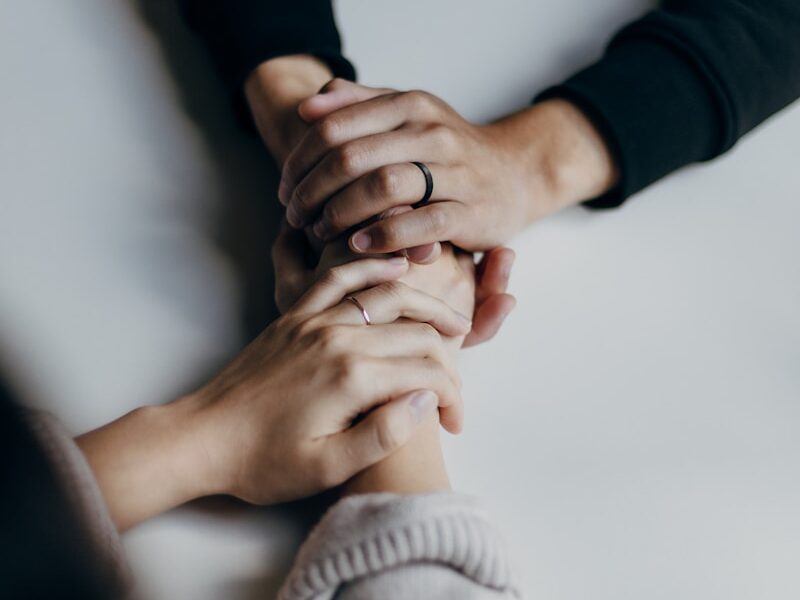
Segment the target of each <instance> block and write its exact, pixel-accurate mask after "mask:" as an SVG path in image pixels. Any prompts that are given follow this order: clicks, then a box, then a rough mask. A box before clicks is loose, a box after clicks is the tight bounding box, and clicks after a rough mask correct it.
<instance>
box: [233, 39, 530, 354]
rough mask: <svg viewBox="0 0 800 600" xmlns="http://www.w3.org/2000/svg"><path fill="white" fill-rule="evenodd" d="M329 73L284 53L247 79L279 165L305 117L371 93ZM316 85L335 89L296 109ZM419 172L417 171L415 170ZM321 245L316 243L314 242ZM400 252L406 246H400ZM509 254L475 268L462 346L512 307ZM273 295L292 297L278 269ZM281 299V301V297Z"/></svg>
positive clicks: (430, 249) (489, 257) (303, 129)
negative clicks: (472, 305)
mask: <svg viewBox="0 0 800 600" xmlns="http://www.w3.org/2000/svg"><path fill="white" fill-rule="evenodd" d="M330 77H331V75H330V72H329V71H328V69H327V67H325V66H324V65H323V64H322V63H321V62H319V61H318V60H317V59H315V58H313V57H310V56H302V55H299V56H287V57H281V58H277V59H273V60H270V61H266V62H265V63H263V64H261V65H260V66H259V67H258V68H257V69H255V70H254V71H253V73H252V74H251V75H250V77H248V79H247V81H246V84H245V95H246V97H247V99H248V103H249V105H250V107H251V111H252V114H253V118H254V121H255V123H256V126H257V128H258V131H259V133H260V135H261V137H262V139H263V140H264V144H265V145H266V147H267V148H268V149H269V151H270V153H271V154H272V155H273V157H274V158H275V160H276V162H277V163H278V165H279V166H280V165H283V164H284V162H285V160H286V158H287V157H288V156H289V154H290V153H291V151H292V149H293V148H294V147H295V146H296V145H297V144H298V142H299V141H300V140H301V139H302V138H303V136H304V135H305V134H306V133H307V132H308V131H309V130H310V128H311V121H312V120H313V119H316V118H321V117H323V116H325V115H326V114H328V113H329V112H332V111H335V110H338V109H340V108H344V107H346V106H348V105H351V104H354V103H357V102H360V101H362V100H364V99H367V98H369V97H371V96H372V95H373V94H374V91H373V90H371V89H370V88H364V87H362V86H354V85H351V86H348V87H346V88H341V86H340V85H339V84H338V83H337V81H336V80H334V81H333V82H331V81H330ZM320 88H322V89H325V90H329V89H331V88H339V89H338V90H335V91H336V93H335V94H333V95H331V94H323V95H320V96H319V97H318V100H317V101H315V102H311V105H310V106H311V108H312V109H313V110H310V111H309V110H306V111H302V110H300V111H299V108H302V107H303V106H305V104H304V101H305V100H308V99H309V97H315V96H316V95H317V92H319V91H320ZM418 175H419V172H418ZM317 248H321V244H320V245H318V246H317ZM402 250H406V249H402ZM439 252H440V245H439V243H438V242H436V243H433V244H427V245H422V246H421V247H419V248H411V249H408V250H406V254H407V256H408V257H409V259H410V260H412V261H413V262H423V263H424V262H432V261H433V260H435V259H436V257H437V256H438V255H439ZM513 262H514V253H513V252H512V251H511V250H509V249H507V248H492V249H491V250H489V251H488V252H487V253H486V254H485V255H484V257H483V259H482V264H481V266H480V268H479V269H478V279H477V284H478V285H477V286H476V292H475V300H476V303H475V312H474V315H473V330H472V331H471V332H470V334H469V335H468V336H467V338H466V340H465V342H464V345H465V346H472V345H475V344H479V343H482V342H484V341H487V340H488V339H490V338H492V337H493V336H494V335H495V334H496V333H497V331H498V330H499V329H500V326H501V325H502V323H503V320H504V319H505V318H506V317H507V316H508V314H510V312H511V311H512V310H513V308H514V306H515V304H516V303H515V301H514V298H513V297H512V296H511V295H509V294H507V293H506V289H507V287H508V282H509V277H510V273H511V267H512V264H513ZM278 275H279V276H278V277H277V278H276V296H277V300H278V306H279V307H282V309H284V308H285V307H287V306H289V305H291V303H292V301H293V300H294V299H295V298H297V296H298V293H297V286H295V285H292V282H290V281H289V280H288V279H287V278H283V277H281V276H280V273H278ZM284 299H285V301H283V300H284Z"/></svg>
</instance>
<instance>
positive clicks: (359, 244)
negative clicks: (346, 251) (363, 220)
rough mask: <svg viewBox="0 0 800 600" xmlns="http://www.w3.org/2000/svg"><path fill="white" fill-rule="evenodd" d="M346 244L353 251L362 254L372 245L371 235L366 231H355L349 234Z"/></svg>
mask: <svg viewBox="0 0 800 600" xmlns="http://www.w3.org/2000/svg"><path fill="white" fill-rule="evenodd" d="M348 245H349V246H350V249H351V250H352V251H353V252H358V253H359V254H364V253H365V252H369V250H370V248H371V247H372V235H371V234H370V233H369V232H368V231H364V230H362V231H357V232H356V233H354V234H353V235H351V236H350V239H349V240H348Z"/></svg>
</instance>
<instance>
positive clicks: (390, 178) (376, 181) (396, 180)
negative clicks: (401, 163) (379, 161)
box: [371, 167, 403, 198]
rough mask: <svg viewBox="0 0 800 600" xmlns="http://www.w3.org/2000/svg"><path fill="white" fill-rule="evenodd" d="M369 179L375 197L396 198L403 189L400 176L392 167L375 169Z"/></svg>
mask: <svg viewBox="0 0 800 600" xmlns="http://www.w3.org/2000/svg"><path fill="white" fill-rule="evenodd" d="M371 179H372V181H371V183H372V191H373V192H374V194H375V195H376V196H382V197H384V198H397V197H398V196H399V195H400V193H401V191H402V189H403V182H402V181H401V177H400V174H399V173H398V172H397V170H395V169H393V168H392V167H381V168H380V169H377V170H376V171H374V172H373V174H372V177H371Z"/></svg>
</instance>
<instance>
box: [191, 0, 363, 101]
mask: <svg viewBox="0 0 800 600" xmlns="http://www.w3.org/2000/svg"><path fill="white" fill-rule="evenodd" d="M181 9H182V11H183V14H184V17H185V19H186V21H187V22H188V23H189V25H190V26H191V27H192V28H193V29H194V30H195V31H196V32H197V33H198V34H199V35H200V36H201V37H202V38H203V40H204V41H205V43H206V45H207V46H208V48H209V50H210V51H211V55H212V56H213V58H214V60H215V62H216V63H217V67H218V69H219V71H220V73H221V74H222V77H223V79H224V80H225V82H226V84H227V85H228V86H229V88H230V89H231V91H232V92H233V93H234V94H239V93H241V90H242V87H243V85H244V81H245V79H246V78H247V76H248V75H249V74H250V72H251V71H252V70H253V69H255V68H256V67H257V66H258V65H259V64H261V63H262V62H264V61H266V60H269V59H271V58H276V57H278V56H288V55H291V54H311V55H313V56H316V57H318V58H319V59H321V60H322V61H324V62H325V63H326V64H327V65H328V66H329V67H330V69H331V71H332V72H333V76H334V77H342V78H344V79H350V80H354V79H355V76H356V73H355V69H354V68H353V65H352V64H351V63H350V62H349V61H348V60H347V59H346V58H344V56H342V53H341V40H340V38H339V32H338V31H337V29H336V23H335V21H334V15H333V9H332V6H331V2H330V0H293V1H292V2H285V3H282V4H280V5H279V7H278V6H276V5H274V4H273V3H270V2H264V1H263V0H228V1H220V0H181Z"/></svg>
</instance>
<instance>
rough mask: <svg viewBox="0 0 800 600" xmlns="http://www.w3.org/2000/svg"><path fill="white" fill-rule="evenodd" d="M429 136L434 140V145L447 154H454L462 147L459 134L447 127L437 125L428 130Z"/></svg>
mask: <svg viewBox="0 0 800 600" xmlns="http://www.w3.org/2000/svg"><path fill="white" fill-rule="evenodd" d="M428 135H430V136H431V137H432V138H433V141H434V143H435V144H436V145H437V146H438V147H439V149H440V150H441V151H443V152H445V153H446V154H453V153H454V152H455V151H456V150H458V149H459V148H460V147H461V144H460V142H459V139H458V134H457V133H456V132H455V131H454V130H453V129H452V128H451V127H448V126H447V125H443V124H441V123H436V124H435V125H431V126H430V128H429V129H428Z"/></svg>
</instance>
